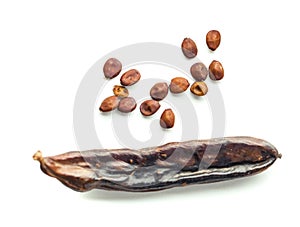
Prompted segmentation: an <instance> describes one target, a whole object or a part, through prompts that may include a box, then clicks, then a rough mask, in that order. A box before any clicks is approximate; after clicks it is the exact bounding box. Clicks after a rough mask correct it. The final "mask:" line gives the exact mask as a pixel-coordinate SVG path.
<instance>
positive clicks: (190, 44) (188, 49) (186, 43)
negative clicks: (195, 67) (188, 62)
mask: <svg viewBox="0 0 300 227" xmlns="http://www.w3.org/2000/svg"><path fill="white" fill-rule="evenodd" d="M181 49H182V52H183V54H184V55H185V56H186V57H187V58H193V57H195V56H196V55H197V53H198V49H197V46H196V43H195V42H194V41H193V40H192V39H190V38H185V39H184V40H183V41H182V44H181Z"/></svg>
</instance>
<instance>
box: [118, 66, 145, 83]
mask: <svg viewBox="0 0 300 227" xmlns="http://www.w3.org/2000/svg"><path fill="white" fill-rule="evenodd" d="M140 78H141V74H140V72H139V71H137V70H136V69H130V70H129V71H127V72H125V73H124V74H123V75H122V77H121V79H120V81H121V84H122V85H123V86H131V85H133V84H135V83H136V82H138V81H139V80H140Z"/></svg>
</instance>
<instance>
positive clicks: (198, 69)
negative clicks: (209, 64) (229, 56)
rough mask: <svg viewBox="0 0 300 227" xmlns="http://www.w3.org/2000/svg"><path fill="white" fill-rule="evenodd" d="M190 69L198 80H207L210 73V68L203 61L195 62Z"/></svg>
mask: <svg viewBox="0 0 300 227" xmlns="http://www.w3.org/2000/svg"><path fill="white" fill-rule="evenodd" d="M190 71H191V74H192V76H193V77H194V79H195V80H196V81H203V80H206V78H207V75H208V70H207V68H206V66H205V65H204V64H203V63H202V62H198V63H195V64H193V65H192V66H191V69H190Z"/></svg>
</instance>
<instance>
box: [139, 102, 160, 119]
mask: <svg viewBox="0 0 300 227" xmlns="http://www.w3.org/2000/svg"><path fill="white" fill-rule="evenodd" d="M159 108H160V104H159V102H158V101H156V100H146V101H144V102H142V104H141V106H140V111H141V113H142V114H143V115H144V116H151V115H153V114H155V113H156V112H157V111H158V109H159Z"/></svg>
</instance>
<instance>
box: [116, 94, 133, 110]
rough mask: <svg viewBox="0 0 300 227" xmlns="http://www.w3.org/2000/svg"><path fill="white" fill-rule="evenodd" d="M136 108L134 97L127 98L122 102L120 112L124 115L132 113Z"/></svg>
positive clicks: (119, 107)
mask: <svg viewBox="0 0 300 227" xmlns="http://www.w3.org/2000/svg"><path fill="white" fill-rule="evenodd" d="M135 108H136V101H135V99H134V98H132V97H126V98H123V99H121V100H120V102H119V106H118V110H119V111H121V112H123V113H129V112H132V111H133V110H134V109H135Z"/></svg>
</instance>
